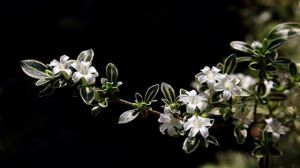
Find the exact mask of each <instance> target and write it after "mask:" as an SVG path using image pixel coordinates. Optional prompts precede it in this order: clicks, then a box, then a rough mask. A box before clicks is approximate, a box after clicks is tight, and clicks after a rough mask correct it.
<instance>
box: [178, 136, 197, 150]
mask: <svg viewBox="0 0 300 168" xmlns="http://www.w3.org/2000/svg"><path fill="white" fill-rule="evenodd" d="M199 143H200V140H199V139H198V138H196V137H187V138H186V139H185V140H184V142H183V147H182V149H183V150H184V152H185V153H187V154H189V153H192V152H194V151H195V150H196V149H197V147H198V146H199Z"/></svg>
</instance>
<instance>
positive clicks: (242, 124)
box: [21, 23, 300, 167]
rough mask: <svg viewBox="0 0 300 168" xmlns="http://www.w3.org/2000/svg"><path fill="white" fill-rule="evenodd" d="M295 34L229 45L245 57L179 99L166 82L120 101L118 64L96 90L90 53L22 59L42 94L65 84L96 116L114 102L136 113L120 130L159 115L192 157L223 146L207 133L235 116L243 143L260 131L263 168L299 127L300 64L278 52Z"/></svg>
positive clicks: (277, 31)
mask: <svg viewBox="0 0 300 168" xmlns="http://www.w3.org/2000/svg"><path fill="white" fill-rule="evenodd" d="M297 35H300V25H298V24H296V23H284V24H280V25H278V26H276V27H275V28H274V29H273V30H272V31H271V32H270V33H269V34H268V35H267V37H266V38H265V39H264V40H263V41H262V42H259V41H254V42H252V43H246V42H241V41H234V42H231V43H230V44H231V47H232V48H233V49H236V50H238V51H240V52H243V53H244V54H243V56H237V55H235V54H232V55H230V56H228V57H227V58H226V59H225V60H224V62H222V63H218V64H216V66H213V67H207V66H205V67H204V68H203V69H202V70H201V71H200V72H199V73H198V74H196V75H195V80H194V82H193V84H192V86H193V89H191V90H185V89H180V90H179V95H176V92H175V90H174V89H173V87H172V86H171V85H169V84H167V83H164V82H163V83H162V84H161V85H159V84H155V85H152V86H150V87H149V88H148V89H147V90H146V92H145V93H144V94H141V93H138V92H137V93H135V102H129V101H127V100H123V99H120V98H118V97H116V95H115V93H117V92H119V91H120V89H119V87H120V86H121V85H122V82H120V81H118V76H119V73H118V69H117V67H116V66H115V65H114V64H112V63H109V64H107V66H106V77H105V78H101V79H100V82H101V86H99V87H97V86H95V83H96V78H97V77H98V76H99V74H98V72H97V70H96V68H95V67H94V66H92V61H93V58H94V52H93V50H91V49H90V50H86V51H83V52H81V53H80V54H79V55H78V57H77V59H76V60H72V59H69V57H68V56H66V55H63V56H61V57H60V60H59V61H58V60H55V59H54V60H53V61H51V62H50V63H49V64H47V65H46V64H43V63H41V62H39V61H37V60H23V61H21V67H22V70H23V71H24V73H25V74H27V75H28V76H30V77H32V78H35V79H36V80H37V81H36V83H35V85H36V86H43V87H44V88H43V89H42V91H41V92H40V95H41V96H43V95H48V94H51V93H52V92H53V90H55V89H57V88H62V87H65V86H71V87H74V88H77V89H78V91H79V94H80V97H81V98H82V100H83V102H84V103H85V104H87V105H89V106H92V115H94V116H96V115H98V114H99V112H100V111H101V110H103V109H105V108H107V107H108V105H109V104H110V103H111V102H113V103H118V104H124V105H127V106H130V107H131V108H132V109H130V110H128V111H126V112H124V113H122V114H121V115H120V117H119V122H118V123H119V124H125V123H129V122H131V121H133V120H134V119H135V118H137V117H138V116H139V115H141V116H142V117H147V116H148V114H149V113H151V114H154V115H156V116H158V117H159V118H158V122H159V123H160V127H159V130H160V132H161V133H162V134H165V132H167V134H168V135H169V136H175V137H176V136H185V135H186V139H185V141H184V142H183V147H182V149H183V150H184V151H185V152H186V153H191V152H193V151H194V150H195V149H196V148H197V147H198V146H199V145H201V146H205V147H208V146H209V144H214V145H219V143H218V141H217V139H216V138H215V137H213V136H212V135H210V134H209V128H210V127H212V126H213V125H214V122H215V118H221V117H222V118H223V119H224V120H228V119H229V118H230V119H231V120H230V121H232V124H233V125H234V130H233V135H234V136H235V138H236V141H237V143H239V144H242V143H244V142H245V139H246V138H247V137H248V131H249V127H251V129H255V130H258V134H256V135H252V139H253V141H254V143H255V144H256V146H255V148H254V150H253V151H252V154H253V155H254V156H256V157H257V158H258V163H259V166H260V167H269V166H270V163H271V158H272V157H271V156H272V155H275V156H280V155H282V152H281V151H280V150H279V148H278V146H279V141H280V138H281V136H283V135H285V134H287V133H288V132H289V130H290V129H293V130H295V129H297V127H296V125H295V124H297V122H300V121H299V117H298V116H299V114H298V113H297V109H295V108H294V107H295V105H293V104H290V103H289V97H291V96H290V93H293V92H294V89H297V88H299V86H300V75H299V73H298V70H297V66H296V64H295V63H294V62H292V61H291V60H289V59H287V58H282V57H279V56H278V52H277V50H278V49H279V48H280V47H282V46H283V45H284V44H285V43H286V42H287V41H288V40H289V39H290V38H292V37H295V36H297ZM240 63H244V64H245V63H246V64H248V70H250V71H252V72H253V74H254V75H253V76H248V75H244V74H242V73H235V71H236V67H237V66H238V64H240ZM159 91H161V93H162V95H163V97H162V102H163V103H164V105H163V108H164V109H163V113H161V112H159V111H156V110H153V109H152V108H151V104H152V103H154V102H156V96H157V94H158V92H159ZM295 132H297V131H295ZM298 132H299V131H298Z"/></svg>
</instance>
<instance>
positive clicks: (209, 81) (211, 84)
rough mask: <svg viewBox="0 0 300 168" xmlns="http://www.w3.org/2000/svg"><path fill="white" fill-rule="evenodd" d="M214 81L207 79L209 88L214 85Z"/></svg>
mask: <svg viewBox="0 0 300 168" xmlns="http://www.w3.org/2000/svg"><path fill="white" fill-rule="evenodd" d="M215 83H216V81H215V80H208V81H207V85H208V87H209V88H210V89H213V88H214V86H215Z"/></svg>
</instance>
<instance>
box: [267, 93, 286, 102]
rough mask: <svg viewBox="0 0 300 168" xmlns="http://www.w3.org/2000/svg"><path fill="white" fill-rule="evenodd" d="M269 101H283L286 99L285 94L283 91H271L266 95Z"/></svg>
mask: <svg viewBox="0 0 300 168" xmlns="http://www.w3.org/2000/svg"><path fill="white" fill-rule="evenodd" d="M268 99H269V100H270V101H284V100H286V95H285V94H283V93H271V94H270V95H268Z"/></svg>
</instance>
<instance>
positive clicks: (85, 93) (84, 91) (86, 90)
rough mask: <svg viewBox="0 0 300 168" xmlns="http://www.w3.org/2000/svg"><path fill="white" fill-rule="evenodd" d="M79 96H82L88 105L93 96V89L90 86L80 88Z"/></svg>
mask: <svg viewBox="0 0 300 168" xmlns="http://www.w3.org/2000/svg"><path fill="white" fill-rule="evenodd" d="M80 97H81V98H82V100H83V102H84V103H85V104H87V105H90V104H91V103H92V102H93V100H94V98H95V92H94V89H93V88H91V87H82V88H80Z"/></svg>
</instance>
